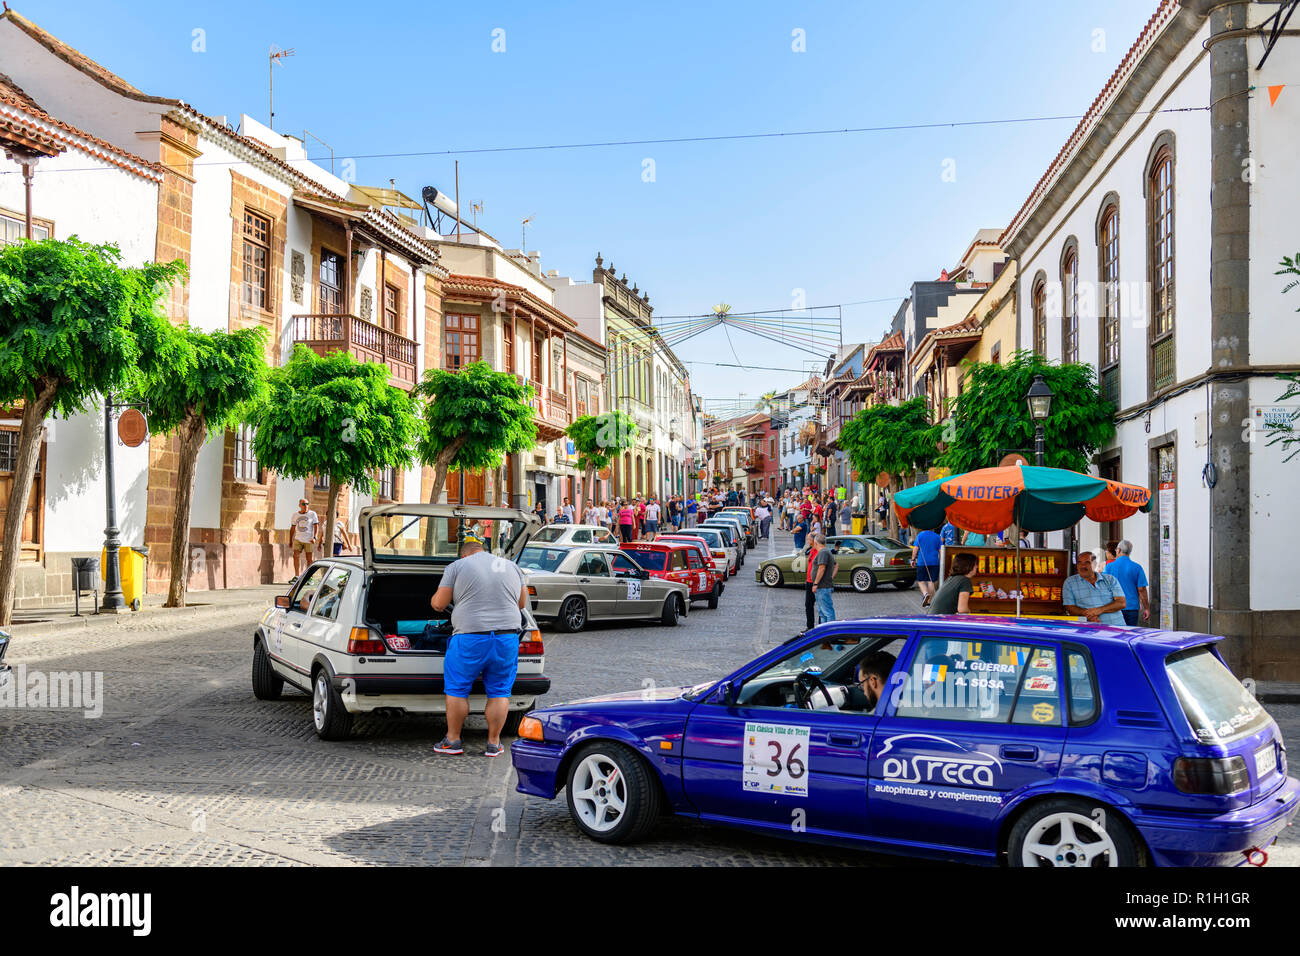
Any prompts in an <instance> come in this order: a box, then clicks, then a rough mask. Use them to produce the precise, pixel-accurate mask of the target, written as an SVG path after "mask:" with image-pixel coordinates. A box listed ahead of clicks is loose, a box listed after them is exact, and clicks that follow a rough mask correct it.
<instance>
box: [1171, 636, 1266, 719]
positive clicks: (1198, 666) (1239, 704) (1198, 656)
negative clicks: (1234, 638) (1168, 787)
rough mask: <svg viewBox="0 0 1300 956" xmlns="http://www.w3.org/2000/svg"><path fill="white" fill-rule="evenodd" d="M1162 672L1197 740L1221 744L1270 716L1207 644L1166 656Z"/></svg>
mask: <svg viewBox="0 0 1300 956" xmlns="http://www.w3.org/2000/svg"><path fill="white" fill-rule="evenodd" d="M1165 673H1167V674H1168V675H1169V683H1170V684H1172V685H1173V688H1174V693H1175V694H1176V695H1177V696H1178V703H1179V705H1180V706H1181V707H1182V708H1183V713H1184V714H1185V715H1186V717H1187V722H1188V723H1189V724H1191V725H1192V732H1193V733H1194V734H1196V739H1197V740H1199V741H1200V742H1201V743H1223V742H1225V741H1228V740H1235V739H1237V738H1238V737H1244V736H1246V735H1247V734H1253V733H1255V732H1256V731H1258V730H1259V729H1260V728H1262V727H1264V726H1265V725H1267V724H1268V722H1269V721H1270V720H1271V719H1272V718H1271V717H1269V715H1268V712H1267V711H1266V710H1264V708H1263V707H1262V706H1260V704H1259V701H1257V700H1255V698H1254V696H1252V694H1251V693H1250V691H1248V690H1246V688H1245V687H1243V686H1242V685H1241V682H1240V681H1239V680H1237V679H1236V678H1235V677H1233V676H1232V672H1231V671H1229V670H1228V668H1226V667H1224V666H1223V662H1222V661H1220V660H1219V659H1218V658H1217V657H1215V656H1214V652H1213V651H1211V650H1210V648H1209V646H1208V645H1205V644H1202V645H1201V646H1200V647H1193V648H1189V649H1188V650H1185V651H1179V652H1178V653H1177V654H1172V655H1170V656H1169V658H1168V659H1167V660H1166V661H1165Z"/></svg>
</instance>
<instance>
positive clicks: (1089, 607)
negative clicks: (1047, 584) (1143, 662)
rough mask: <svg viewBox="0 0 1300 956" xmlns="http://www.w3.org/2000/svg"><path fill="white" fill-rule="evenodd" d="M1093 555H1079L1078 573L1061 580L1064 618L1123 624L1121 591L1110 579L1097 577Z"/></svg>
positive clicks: (1112, 577)
mask: <svg viewBox="0 0 1300 956" xmlns="http://www.w3.org/2000/svg"><path fill="white" fill-rule="evenodd" d="M1095 560H1096V555H1094V554H1093V553H1092V552H1091V551H1080V552H1079V556H1078V558H1076V559H1075V567H1077V568H1078V571H1079V573H1078V574H1073V575H1071V576H1070V577H1068V578H1066V579H1065V587H1064V588H1062V593H1061V601H1062V603H1063V604H1064V606H1065V612H1066V613H1067V614H1077V615H1079V616H1080V617H1085V618H1087V619H1088V620H1089V621H1091V622H1093V623H1097V624H1119V625H1121V626H1123V624H1124V613H1123V612H1124V605H1125V604H1126V603H1127V599H1126V598H1125V597H1124V588H1123V586H1122V585H1120V583H1119V581H1118V580H1116V578H1115V577H1114V575H1110V574H1105V573H1104V572H1103V573H1101V574H1098V573H1097V570H1096V569H1095V568H1094V567H1093V562H1094V561H1095Z"/></svg>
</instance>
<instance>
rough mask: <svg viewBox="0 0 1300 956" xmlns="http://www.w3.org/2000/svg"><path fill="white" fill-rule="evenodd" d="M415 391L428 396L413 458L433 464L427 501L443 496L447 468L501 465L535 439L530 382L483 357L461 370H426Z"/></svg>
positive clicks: (531, 443) (476, 468)
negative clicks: (499, 368)
mask: <svg viewBox="0 0 1300 956" xmlns="http://www.w3.org/2000/svg"><path fill="white" fill-rule="evenodd" d="M415 394H416V395H419V396H421V397H423V398H424V399H426V401H425V402H424V406H423V408H422V412H423V416H424V426H425V427H424V432H423V435H422V437H421V440H420V445H419V449H418V455H417V457H418V458H419V460H420V461H421V462H422V463H423V464H425V465H428V466H430V467H431V468H433V488H432V489H431V490H430V492H429V501H430V503H436V502H437V501H438V499H439V498H440V497H442V491H443V488H444V486H445V485H446V484H447V472H448V471H451V470H456V471H459V472H460V473H461V474H462V475H464V473H465V472H466V471H477V470H478V469H480V468H500V467H501V463H502V461H503V460H504V458H505V456H506V455H508V454H513V453H515V452H520V451H527V450H528V449H530V448H532V447H533V446H534V445H535V444H537V423H536V422H534V421H533V409H532V405H531V404H530V402H531V401H532V397H533V389H532V386H531V385H524V384H521V383H520V381H519V380H518V379H517V378H515V377H514V376H513V375H511V374H510V373H509V372H497V371H493V369H492V366H490V365H488V363H487V362H473V363H471V364H470V365H467V366H465V368H463V369H461V370H460V371H459V372H449V371H446V370H445V369H440V368H434V369H429V370H428V371H427V372H425V373H424V378H423V379H422V380H421V382H420V384H419V385H417V386H416V388H415Z"/></svg>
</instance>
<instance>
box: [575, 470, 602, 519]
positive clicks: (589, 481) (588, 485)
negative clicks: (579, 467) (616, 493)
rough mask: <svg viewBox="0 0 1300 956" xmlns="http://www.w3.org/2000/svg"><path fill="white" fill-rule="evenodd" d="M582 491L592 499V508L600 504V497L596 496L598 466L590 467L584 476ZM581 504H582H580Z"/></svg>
mask: <svg viewBox="0 0 1300 956" xmlns="http://www.w3.org/2000/svg"><path fill="white" fill-rule="evenodd" d="M582 490H583V491H585V492H586V493H587V497H588V498H590V499H591V504H592V507H593V508H594V507H596V506H598V505H599V504H600V495H598V494H596V466H595V465H588V466H587V471H586V473H585V474H584V475H583V476H582ZM579 504H581V502H579Z"/></svg>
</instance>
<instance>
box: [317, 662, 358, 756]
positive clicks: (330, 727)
mask: <svg viewBox="0 0 1300 956" xmlns="http://www.w3.org/2000/svg"><path fill="white" fill-rule="evenodd" d="M311 718H312V724H313V726H315V728H316V736H318V737H319V738H320V739H321V740H346V739H347V738H348V735H349V734H351V733H352V715H351V714H349V713H348V712H347V710H346V708H345V707H344V704H343V698H342V696H340V695H339V692H338V691H336V690H335V689H334V687H333V685H332V684H331V683H330V676H329V674H328V673H327V672H326V670H325V668H323V667H322V668H320V669H319V670H318V671H317V672H316V677H315V679H314V680H313V681H312V692H311Z"/></svg>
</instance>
